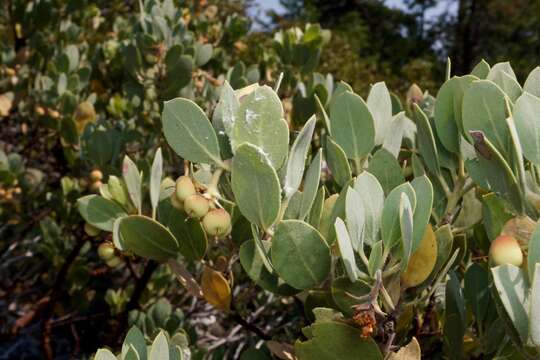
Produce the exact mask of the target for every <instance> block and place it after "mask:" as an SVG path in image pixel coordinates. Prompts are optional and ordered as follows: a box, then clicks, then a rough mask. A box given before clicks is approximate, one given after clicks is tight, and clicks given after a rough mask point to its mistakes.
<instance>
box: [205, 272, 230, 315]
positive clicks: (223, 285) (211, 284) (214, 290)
mask: <svg viewBox="0 0 540 360" xmlns="http://www.w3.org/2000/svg"><path fill="white" fill-rule="evenodd" d="M201 287H202V292H203V296H204V298H205V299H206V301H208V302H209V303H210V304H212V305H214V307H216V308H218V309H221V310H228V309H229V307H230V305H231V287H230V286H229V283H228V282H227V279H225V277H223V275H222V274H221V273H220V272H219V271H215V270H214V269H212V268H210V267H208V266H206V267H205V268H204V271H203V274H202V279H201Z"/></svg>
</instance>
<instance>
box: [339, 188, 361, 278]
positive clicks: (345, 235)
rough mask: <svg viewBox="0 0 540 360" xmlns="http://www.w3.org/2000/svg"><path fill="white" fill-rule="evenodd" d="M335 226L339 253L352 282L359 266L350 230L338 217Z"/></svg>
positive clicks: (356, 275)
mask: <svg viewBox="0 0 540 360" xmlns="http://www.w3.org/2000/svg"><path fill="white" fill-rule="evenodd" d="M349 190H351V189H349ZM352 191H354V190H352ZM334 227H335V230H336V238H337V241H338V246H339V253H340V254H341V260H342V261H343V265H344V267H345V271H346V272H347V276H349V279H350V280H351V282H355V281H356V280H357V279H358V267H357V266H356V260H355V258H354V251H353V247H352V242H351V238H350V237H349V232H348V231H347V228H346V227H345V223H344V222H343V220H341V219H340V218H337V219H336V222H335V223H334Z"/></svg>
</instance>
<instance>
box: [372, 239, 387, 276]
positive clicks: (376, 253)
mask: <svg viewBox="0 0 540 360" xmlns="http://www.w3.org/2000/svg"><path fill="white" fill-rule="evenodd" d="M382 261H383V242H382V241H377V242H376V243H375V244H373V246H372V247H371V253H369V263H368V270H369V274H370V275H371V276H375V273H376V272H377V270H379V269H382V267H383V265H384V264H383V262H382Z"/></svg>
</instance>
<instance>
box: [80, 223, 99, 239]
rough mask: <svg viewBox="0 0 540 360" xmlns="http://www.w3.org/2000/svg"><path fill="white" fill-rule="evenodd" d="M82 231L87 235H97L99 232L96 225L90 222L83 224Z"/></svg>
mask: <svg viewBox="0 0 540 360" xmlns="http://www.w3.org/2000/svg"><path fill="white" fill-rule="evenodd" d="M84 232H85V233H86V234H87V235H88V236H92V237H94V236H98V235H99V233H100V232H101V230H100V229H98V228H97V227H95V226H93V225H92V224H89V223H85V224H84Z"/></svg>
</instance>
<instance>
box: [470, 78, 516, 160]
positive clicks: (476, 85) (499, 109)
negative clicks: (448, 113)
mask: <svg viewBox="0 0 540 360" xmlns="http://www.w3.org/2000/svg"><path fill="white" fill-rule="evenodd" d="M462 111H463V114H462V116H463V118H462V119H463V131H464V132H465V134H464V135H465V136H466V137H467V138H468V139H469V140H472V138H471V136H470V131H482V132H483V133H484V134H485V135H486V137H487V138H488V139H489V140H490V141H492V142H493V144H494V145H495V147H496V148H497V150H499V151H500V152H501V153H502V154H503V155H505V154H507V153H508V148H509V145H510V141H511V140H510V133H509V132H508V128H507V126H506V122H505V121H504V120H505V119H506V116H507V114H506V95H505V94H504V92H503V91H502V90H501V88H500V87H498V86H497V85H496V84H495V83H493V82H491V81H489V80H477V81H473V83H472V84H471V85H470V86H469V88H468V89H467V90H465V94H464V95H463V108H462Z"/></svg>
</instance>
